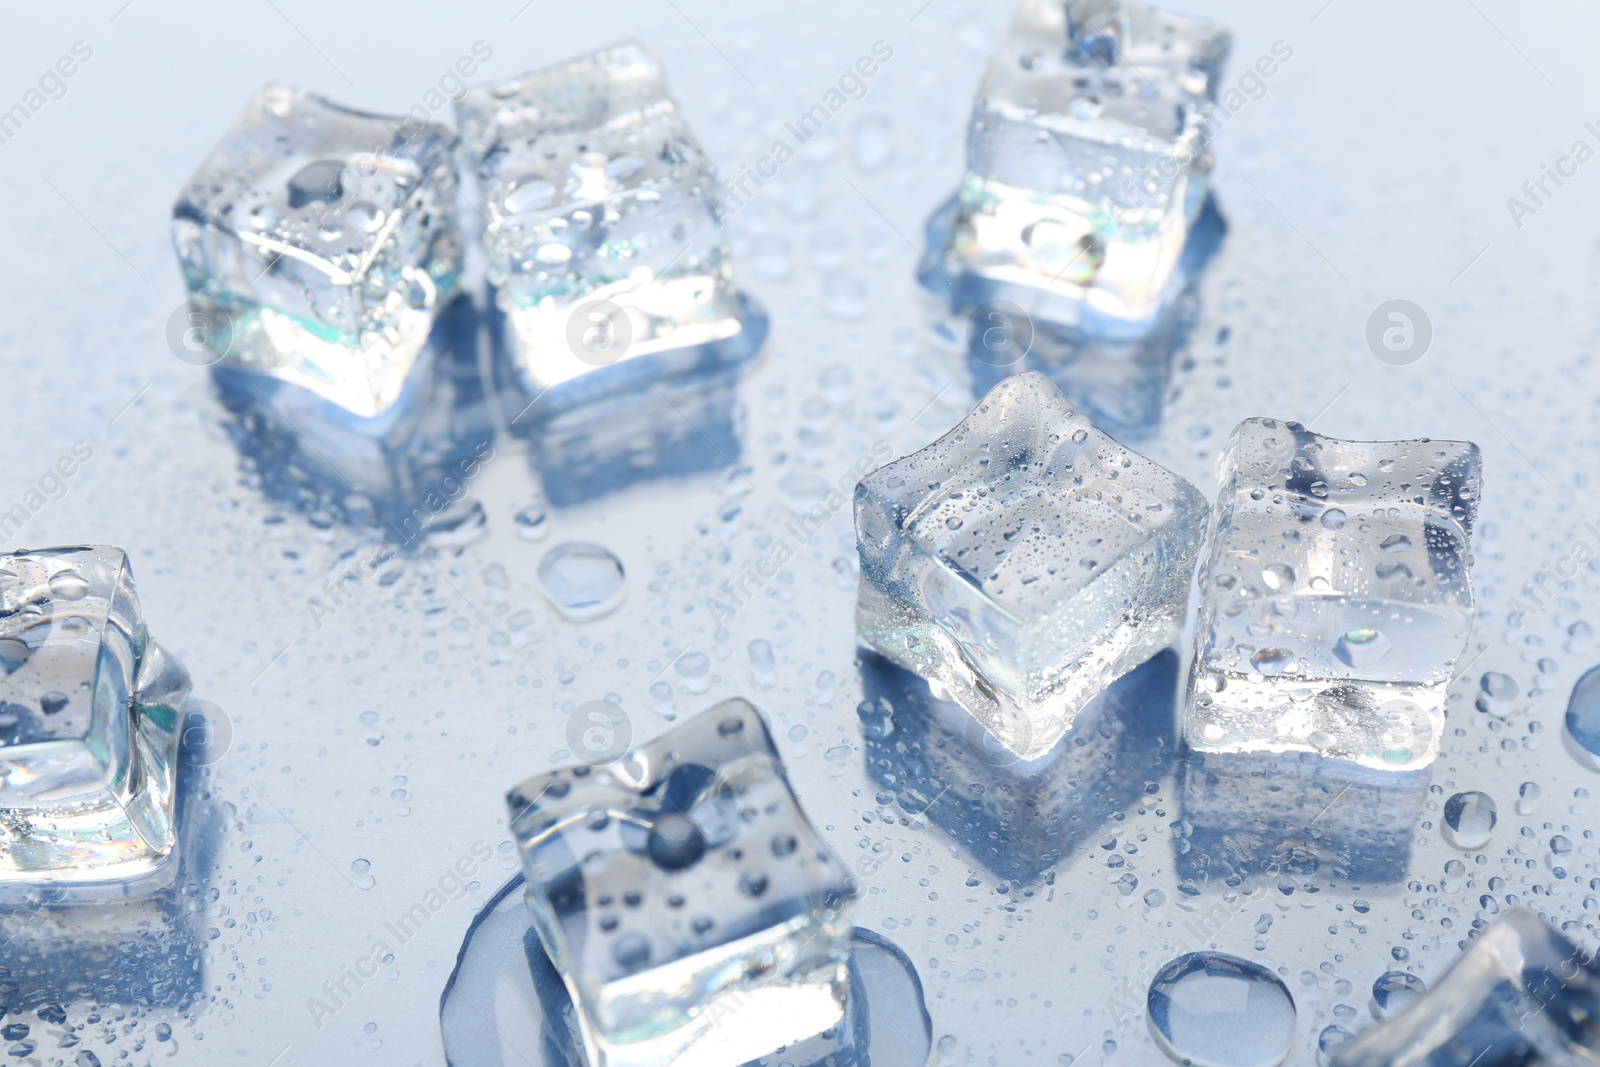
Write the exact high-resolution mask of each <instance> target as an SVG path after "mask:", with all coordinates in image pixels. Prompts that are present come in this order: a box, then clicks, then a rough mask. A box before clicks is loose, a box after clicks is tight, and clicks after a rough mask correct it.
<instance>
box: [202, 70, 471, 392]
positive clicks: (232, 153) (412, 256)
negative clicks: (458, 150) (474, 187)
mask: <svg viewBox="0 0 1600 1067" xmlns="http://www.w3.org/2000/svg"><path fill="white" fill-rule="evenodd" d="M455 142H456V138H455V134H453V133H451V132H450V131H449V130H448V129H446V128H445V127H443V126H437V125H434V124H431V123H425V122H418V121H417V120H415V119H412V118H408V117H406V116H402V115H393V116H389V115H370V114H367V113H365V112H360V111H353V110H350V109H349V108H344V107H340V106H339V105H338V104H335V103H332V102H331V101H328V100H325V99H323V98H322V97H320V96H317V95H315V94H313V93H310V92H307V91H306V90H304V89H297V88H294V87H291V86H287V85H268V86H267V87H266V88H264V89H262V90H261V91H260V92H259V93H257V94H256V96H255V98H254V99H252V100H251V101H250V103H249V104H248V105H247V106H246V107H245V109H244V112H243V113H242V114H241V115H240V116H239V117H238V118H237V119H236V120H234V124H233V127H232V128H231V129H230V130H229V131H228V133H227V134H226V135H224V137H223V138H222V140H221V141H220V142H219V143H218V145H217V147H216V148H215V149H214V150H213V151H212V153H211V155H210V156H209V157H208V158H207V159H206V161H205V162H204V163H202V164H200V167H199V169H198V170H196V171H195V173H194V176H193V177H192V178H190V179H189V183H188V184H187V185H185V186H184V189H183V192H182V193H180V194H179V196H178V199H177V202H176V203H175V204H174V205H173V208H172V214H173V222H172V236H173V243H174V245H175V246H176V248H177V252H178V261H179V264H180V265H181V267H182V268H183V277H184V282H185V284H186V285H187V286H188V288H189V291H190V292H191V293H193V294H196V295H198V296H203V297H205V298H207V299H209V300H212V301H214V302H216V304H218V305H220V306H221V308H222V309H223V311H224V312H225V313H226V318H227V321H225V322H220V323H219V322H210V323H207V322H199V323H197V328H201V329H209V330H211V331H213V332H212V336H211V337H210V342H211V345H212V348H213V350H214V351H216V352H217V353H218V354H219V355H221V356H222V358H223V359H224V360H225V361H226V363H227V364H229V365H232V366H237V367H241V368H244V369H249V370H255V371H260V372H262V373H265V374H269V375H272V376H273V377H276V378H280V379H282V380H284V381H287V382H291V383H293V384H295V385H298V386H301V387H303V388H305V389H309V390H311V391H312V392H314V393H317V394H318V395H320V396H322V397H325V398H326V399H328V400H331V401H333V402H335V403H337V404H339V405H341V406H342V407H345V408H347V409H349V410H350V411H352V412H354V413H355V414H357V415H360V416H363V417H370V416H374V415H378V414H381V413H382V412H384V411H385V410H387V409H388V408H389V407H390V406H392V405H393V404H394V402H395V401H396V399H398V397H399V396H400V392H401V388H402V386H404V384H405V381H406V377H407V375H408V374H409V373H410V371H411V368H412V366H413V365H414V364H415V362H416V360H417V357H418V355H419V354H420V353H421V351H422V348H423V345H424V343H425V342H426V340H427V337H428V332H429V330H430V329H431V328H432V325H433V320H434V315H435V312H436V311H437V310H438V309H439V308H440V307H442V306H443V304H444V301H445V298H446V297H448V296H449V295H450V293H451V292H453V291H454V289H455V286H456V281H457V275H458V273H459V271H460V267H461V241H460V235H459V233H458V229H457V222H456V210H455V201H456V174H455V167H454V158H453V153H454V147H455Z"/></svg>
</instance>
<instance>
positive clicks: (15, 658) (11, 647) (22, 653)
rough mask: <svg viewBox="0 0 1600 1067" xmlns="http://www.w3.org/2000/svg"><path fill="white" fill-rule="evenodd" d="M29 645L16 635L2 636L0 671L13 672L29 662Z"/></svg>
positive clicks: (0, 640) (0, 643)
mask: <svg viewBox="0 0 1600 1067" xmlns="http://www.w3.org/2000/svg"><path fill="white" fill-rule="evenodd" d="M29 654H30V653H29V649H28V645H27V643H26V642H24V641H19V640H17V639H16V638H15V637H0V671H4V672H5V673H6V674H11V673H12V672H14V671H16V670H17V669H18V668H20V667H21V666H22V665H23V664H24V663H26V662H28V656H29Z"/></svg>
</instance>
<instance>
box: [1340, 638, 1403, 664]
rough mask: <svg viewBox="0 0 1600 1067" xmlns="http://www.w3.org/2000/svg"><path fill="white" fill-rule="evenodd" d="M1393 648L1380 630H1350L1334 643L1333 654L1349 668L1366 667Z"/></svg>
mask: <svg viewBox="0 0 1600 1067" xmlns="http://www.w3.org/2000/svg"><path fill="white" fill-rule="evenodd" d="M1393 647H1394V646H1393V645H1392V644H1391V643H1390V642H1389V639H1388V638H1387V637H1385V636H1384V635H1383V632H1382V631H1381V630H1350V631H1349V632H1347V633H1344V634H1341V635H1340V636H1339V640H1338V641H1336V642H1335V643H1334V646H1333V654H1334V656H1335V657H1337V658H1338V660H1339V661H1340V662H1341V663H1344V664H1346V665H1347V666H1350V667H1355V668H1358V669H1359V668H1362V667H1368V666H1371V665H1372V664H1374V663H1376V662H1378V661H1379V660H1380V659H1382V658H1383V657H1385V656H1387V655H1388V654H1389V650H1390V649H1392V648H1393Z"/></svg>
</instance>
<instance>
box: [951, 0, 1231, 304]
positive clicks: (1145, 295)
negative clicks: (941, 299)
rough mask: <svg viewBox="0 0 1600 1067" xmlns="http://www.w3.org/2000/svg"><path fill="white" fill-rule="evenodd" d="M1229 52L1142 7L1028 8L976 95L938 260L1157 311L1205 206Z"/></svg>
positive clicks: (1042, 0)
mask: <svg viewBox="0 0 1600 1067" xmlns="http://www.w3.org/2000/svg"><path fill="white" fill-rule="evenodd" d="M1229 45H1230V38H1229V36H1228V34H1227V33H1226V32H1225V31H1223V30H1221V29H1219V28H1217V27H1215V26H1212V25H1209V24H1207V23H1203V22H1199V21H1195V20H1192V19H1188V18H1185V17H1183V16H1181V15H1174V14H1171V13H1169V12H1165V11H1161V10H1158V9H1156V8H1153V7H1149V6H1147V5H1144V4H1137V3H1123V2H1120V0H1080V2H1076V3H1062V2H1061V0H1024V3H1023V6H1022V10H1021V12H1020V13H1019V14H1018V15H1017V18H1016V21H1015V22H1014V23H1013V24H1012V26H1011V29H1010V32H1009V33H1008V34H1007V35H1006V38H1005V40H1004V41H1003V42H1002V44H1001V46H1000V49H999V51H998V52H997V53H996V55H995V56H994V58H993V60H992V61H991V63H990V66H989V70H988V73H987V74H986V75H985V77H984V81H983V85H982V86H981V87H980V88H979V90H978V99H977V102H976V104H975V105H974V108H973V113H972V124H971V127H970V129H969V132H968V139H967V173H966V177H965V179H964V180H963V183H962V187H961V191H960V194H959V201H960V209H959V213H958V217H957V220H956V225H955V227H954V229H953V231H952V234H951V237H950V241H949V243H948V245H947V246H946V254H947V262H949V263H950V265H951V266H953V267H954V268H955V269H956V270H958V271H963V272H970V273H973V274H976V275H979V276H982V277H984V278H987V279H990V280H992V281H996V282H1003V283H1013V284H1017V285H1022V286H1030V287H1037V288H1039V289H1042V290H1045V291H1047V292H1048V293H1050V294H1052V295H1054V296H1057V297H1060V298H1062V300H1063V301H1064V302H1065V303H1066V304H1067V305H1068V306H1071V305H1072V304H1074V303H1076V304H1078V305H1081V306H1082V307H1084V308H1086V309H1087V311H1089V312H1091V313H1095V314H1100V315H1104V316H1108V317H1110V318H1112V319H1121V320H1145V319H1149V318H1151V317H1152V316H1154V315H1155V314H1156V312H1157V311H1158V310H1159V308H1160V306H1161V303H1162V299H1163V295H1164V292H1165V289H1166V285H1167V282H1168V280H1169V278H1170V277H1171V276H1172V273H1173V269H1174V267H1175V266H1176V265H1177V262H1178V257H1179V255H1180V253H1181V252H1182V249H1183V245H1184V241H1185V238H1186V237H1187V234H1188V230H1189V227H1190V225H1191V224H1192V223H1193V222H1194V220H1195V217H1196V216H1197V215H1198V213H1199V210H1200V207H1201V205H1202V204H1203V203H1204V201H1205V196H1206V175H1207V173H1208V171H1209V170H1210V165H1211V160H1210V157H1209V156H1208V155H1207V154H1206V152H1205V146H1206V142H1207V141H1208V139H1209V130H1208V122H1209V121H1210V119H1211V116H1212V114H1213V110H1214V97H1215V92H1216V85H1217V80H1218V78H1219V76H1220V74H1221V69H1222V64H1223V62H1224V60H1225V59H1226V58H1227V53H1228V49H1229Z"/></svg>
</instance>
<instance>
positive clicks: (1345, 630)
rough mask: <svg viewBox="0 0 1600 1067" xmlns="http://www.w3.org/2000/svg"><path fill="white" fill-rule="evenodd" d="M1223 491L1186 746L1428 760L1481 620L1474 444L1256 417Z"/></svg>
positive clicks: (1226, 467)
mask: <svg viewBox="0 0 1600 1067" xmlns="http://www.w3.org/2000/svg"><path fill="white" fill-rule="evenodd" d="M1218 481H1219V482H1220V483H1221V485H1222V493H1221V495H1220V496H1219V497H1218V502H1217V508H1216V511H1215V514H1214V518H1213V523H1212V525H1213V530H1212V535H1211V547H1210V550H1209V556H1208V558H1207V561H1206V565H1205V567H1204V570H1203V575H1202V578H1201V606H1200V626H1199V632H1198V637H1197V641H1198V647H1197V650H1196V654H1195V670H1194V676H1193V681H1192V685H1191V700H1190V705H1189V708H1188V711H1187V715H1186V719H1185V722H1184V735H1185V737H1186V738H1187V739H1188V742H1189V744H1190V745H1192V746H1193V747H1194V748H1196V749H1199V750H1202V751H1208V752H1290V751H1311V752H1320V753H1322V754H1324V755H1328V756H1336V757H1340V758H1344V759H1351V760H1356V761H1357V762H1359V763H1362V764H1364V765H1366V766H1369V767H1375V768H1388V769H1395V768H1407V769H1409V768H1416V767H1421V766H1424V765H1426V764H1428V763H1429V762H1431V761H1432V760H1433V758H1434V757H1435V756H1436V755H1438V752H1439V741H1440V737H1441V735H1442V733H1443V729H1444V709H1445V690H1446V688H1447V687H1448V685H1449V682H1450V675H1451V672H1452V670H1453V669H1454V667H1455V662H1456V658H1457V657H1458V656H1459V655H1460V654H1461V651H1462V649H1463V647H1464V646H1465V644H1466V640H1467V633H1468V631H1469V629H1470V628H1471V624H1472V583H1471V580H1470V578H1469V575H1468V573H1467V566H1468V562H1469V557H1468V543H1469V540H1470V538H1471V533H1472V524H1473V519H1474V517H1475V515H1476V513H1477V508H1478V495H1479V487H1480V482H1481V461H1480V458H1479V455H1478V447H1477V446H1476V445H1474V444H1471V443H1469V442H1464V441H1428V440H1417V441H1341V440H1337V439H1335V438H1331V437H1323V436H1321V435H1319V434H1315V433H1312V432H1311V431H1309V430H1307V429H1305V428H1304V427H1303V426H1301V425H1299V424H1298V423H1293V422H1280V421H1278V420H1275V419H1249V420H1247V421H1245V422H1244V423H1242V424H1240V426H1239V427H1238V429H1236V430H1235V431H1234V433H1233V438H1232V440H1231V441H1230V442H1229V444H1228V447H1227V449H1226V450H1225V451H1224V453H1223V455H1222V458H1221V459H1220V460H1219V462H1218Z"/></svg>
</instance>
